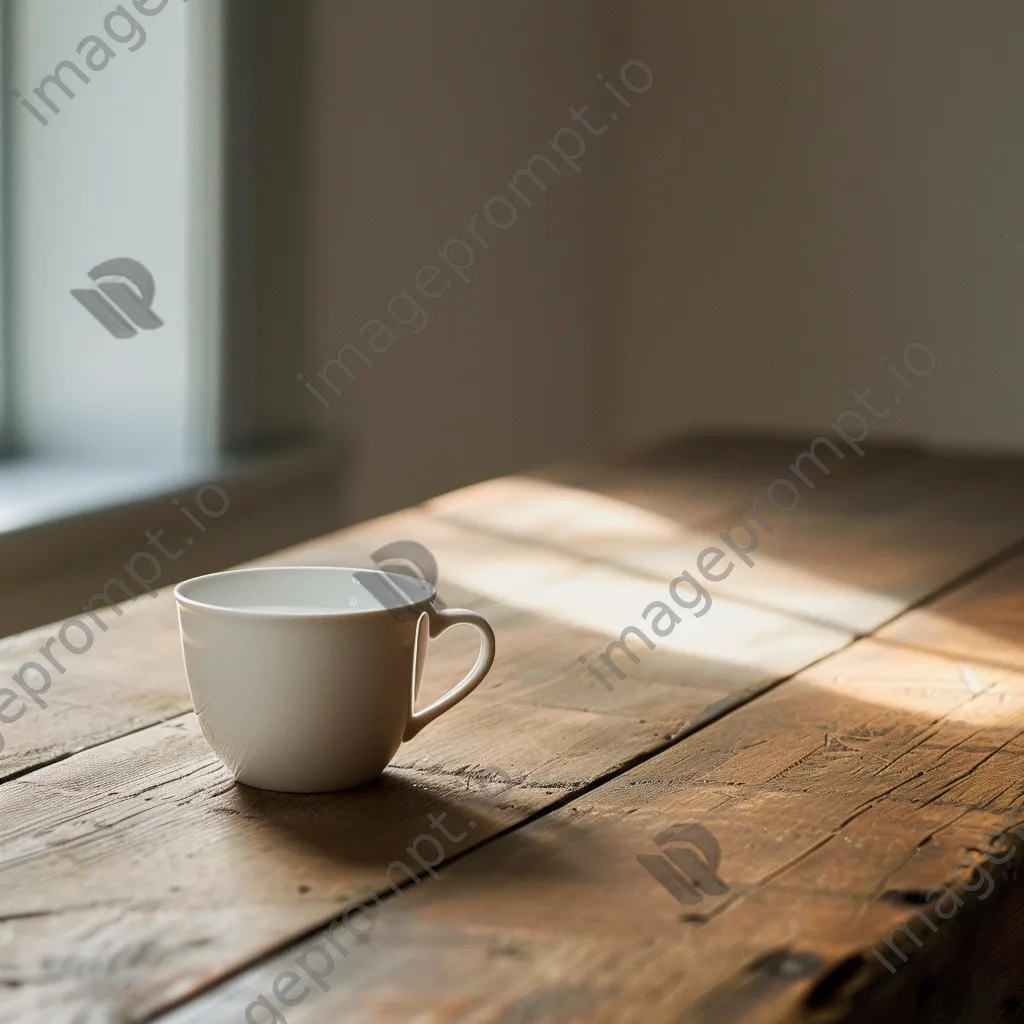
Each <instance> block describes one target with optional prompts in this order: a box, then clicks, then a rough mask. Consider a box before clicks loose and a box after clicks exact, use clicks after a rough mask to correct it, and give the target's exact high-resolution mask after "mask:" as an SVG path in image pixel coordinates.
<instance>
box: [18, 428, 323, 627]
mask: <svg viewBox="0 0 1024 1024" xmlns="http://www.w3.org/2000/svg"><path fill="white" fill-rule="evenodd" d="M340 469H341V461H340V459H339V457H338V455H337V454H336V453H331V452H328V451H326V450H324V449H322V448H314V447H309V446H305V447H295V448H292V449H286V450H284V451H275V452H274V453H273V454H267V455H253V456H245V457H225V458H223V459H220V460H218V461H217V462H206V463H196V464H194V465H192V466H183V467H176V468H173V469H164V470H153V469H128V468H125V467H111V466H106V467H99V466H86V465H82V464H75V465H72V464H67V463H63V464H62V463H57V462H53V461H43V460H29V459H26V460H12V461H10V462H0V636H5V635H8V634H10V633H13V632H18V631H20V630H24V629H28V628H30V627H32V626H36V625H41V624H43V623H48V622H52V621H54V620H56V619H58V618H62V617H65V616H68V615H72V614H74V612H76V611H80V610H81V608H82V604H83V603H84V602H85V601H87V600H88V599H89V597H90V595H92V594H94V593H95V592H96V590H97V588H102V587H103V585H104V581H106V580H108V579H110V578H111V577H113V576H119V577H121V578H130V577H125V565H126V564H127V563H128V562H129V561H130V560H131V559H132V558H133V557H135V556H136V555H138V557H137V558H136V563H135V568H136V569H137V570H139V572H140V574H145V573H148V574H151V575H153V576H154V577H156V578H155V580H154V583H153V586H154V587H162V586H167V585H169V584H172V583H176V582H178V581H180V580H182V579H187V578H188V577H189V576H195V575H199V574H201V573H204V572H214V571H217V570H218V569H222V568H226V567H228V566H230V565H234V564H236V563H238V562H240V561H245V560H247V559H250V558H255V557H257V556H258V555H262V554H266V553H267V552H270V551H273V550H276V549H278V548H281V547H285V546H287V545H289V544H295V543H298V542H299V541H301V540H305V539H308V538H309V537H313V536H316V535H318V534H321V533H325V532H328V531H329V530H332V529H336V528H337V527H338V526H339V525H340V522H339V512H338V508H339V502H338V487H339V477H340ZM204 509H205V510H209V512H210V514H209V515H207V514H205V512H204ZM221 510H222V511H221ZM190 517H191V518H190ZM172 553H173V558H172V557H168V556H169V555H170V554H172Z"/></svg>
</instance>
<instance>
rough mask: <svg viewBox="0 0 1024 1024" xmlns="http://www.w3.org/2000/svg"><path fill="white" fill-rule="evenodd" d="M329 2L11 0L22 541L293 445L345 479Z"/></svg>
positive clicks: (6, 184) (9, 317) (312, 521)
mask: <svg viewBox="0 0 1024 1024" xmlns="http://www.w3.org/2000/svg"><path fill="white" fill-rule="evenodd" d="M306 7H307V5H305V4H301V3H296V2H294V0H289V2H281V0H0V84H2V86H3V90H2V96H3V99H4V102H3V103H2V104H0V108H2V109H0V175H2V177H3V180H2V181H0V196H2V197H3V200H2V204H0V245H2V246H3V263H2V270H0V303H2V309H0V313H2V316H0V542H3V540H4V534H5V531H6V533H7V534H10V533H11V531H15V530H20V531H24V530H26V529H27V528H30V527H31V526H32V524H33V523H36V522H40V523H41V522H46V521H50V522H51V525H52V522H53V521H55V520H59V519H66V520H67V522H68V523H69V524H72V519H71V518H70V517H71V516H72V515H73V514H76V513H80V512H83V511H94V510H97V509H100V508H103V507H109V508H111V509H112V510H113V511H114V512H116V513H117V514H118V515H119V516H120V517H121V518H120V519H118V520H116V522H115V526H116V527H117V528H118V529H121V528H122V525H123V523H128V522H130V521H131V520H130V517H129V516H128V514H127V513H126V512H125V511H124V505H125V503H128V502H135V503H138V502H139V501H141V500H143V499H148V498H151V497H154V496H159V495H161V494H167V493H169V492H170V491H172V490H180V489H183V488H184V487H186V486H188V485H191V486H192V487H193V488H194V486H195V482H196V481H208V480H212V479H221V478H222V477H223V476H224V474H231V473H233V472H239V473H241V474H242V476H244V478H245V479H246V480H247V481H249V485H250V486H252V481H253V479H254V473H255V470H254V467H258V466H259V465H262V464H264V463H268V464H269V463H273V467H274V468H273V469H272V470H268V472H270V473H271V475H273V476H274V477H275V478H276V479H280V477H281V474H282V473H285V475H286V476H287V474H288V473H289V472H291V471H290V470H283V469H282V461H281V460H282V457H284V458H285V459H287V458H289V453H290V452H293V453H294V454H295V456H296V462H295V465H300V466H301V467H303V469H302V472H303V473H312V472H316V471H318V472H319V473H321V474H322V473H323V467H322V466H321V467H320V468H319V470H316V468H315V466H314V463H315V460H313V461H312V462H311V460H310V458H309V455H310V451H309V448H310V443H309V441H308V431H307V429H306V427H305V424H304V423H303V418H304V416H305V415H307V414H308V407H307V406H306V404H305V403H304V402H303V400H302V394H301V389H299V388H297V387H296V386H295V380H294V374H295V372H296V371H297V370H298V369H299V368H300V366H301V365H302V362H303V359H302V351H301V345H302V341H303V337H304V319H303V308H304V303H303V301H302V299H303V287H304V280H305V273H304V261H303V256H304V252H305V248H306V245H307V242H306V236H305V232H304V218H303V216H302V201H303V197H304V195H305V189H304V187H303V186H304V160H303V156H304V133H303V123H304V118H303V110H304V106H305V88H304V85H303V82H304V75H303V70H304V51H303V47H304V45H305V41H306V27H305V18H306V12H305V8H306ZM257 453H258V454H257ZM256 475H258V474H256ZM289 480H290V481H291V482H290V484H289V486H292V487H295V486H296V483H295V480H294V479H293V477H289ZM310 486H311V487H312V486H313V485H312V484H311V485H310ZM331 513H332V518H331V520H330V523H329V525H334V522H333V509H332V510H331ZM280 514H281V513H280V509H277V511H276V515H277V516H278V517H280ZM304 516H305V525H304V526H303V527H302V531H303V532H302V536H308V535H309V534H310V533H311V532H315V531H316V530H318V529H324V528H326V525H328V524H327V523H326V522H325V518H324V517H321V518H320V519H319V520H317V517H316V516H313V517H310V515H309V510H308V508H307V509H306V511H305V513H304ZM72 525H73V524H72ZM72 525H69V527H68V529H71V528H72ZM136 526H137V524H135V523H134V522H133V523H132V527H131V529H132V530H135V528H136ZM124 529H127V527H124ZM122 532H123V530H122ZM47 538H48V539H47V546H48V548H49V555H48V557H50V556H52V553H53V551H54V550H55V545H54V543H53V542H52V532H51V533H48V534H47ZM291 539H292V540H297V539H299V537H298V536H295V537H293V538H291ZM275 543H276V545H277V546H280V544H281V543H282V541H281V539H280V534H279V535H278V539H277V540H276V542H275ZM2 546H3V545H2V543H0V548H2ZM65 546H66V547H67V548H68V550H69V551H70V552H73V553H74V549H75V544H74V543H72V542H69V543H68V544H66V545H65ZM23 550H24V545H22V546H21V547H20V548H19V558H20V554H21V553H22V552H23ZM252 553H255V552H252ZM94 554H95V553H94ZM232 557H233V560H235V561H237V559H238V557H239V552H237V551H236V552H234V554H233V556H232ZM51 561H52V557H51ZM25 566H26V563H25V560H24V559H23V558H22V559H21V569H20V571H22V572H25V571H27V569H26V568H25ZM50 568H51V569H52V568H55V567H54V566H52V565H51V566H50ZM12 571H13V570H10V569H9V568H5V565H4V563H3V560H2V559H0V590H2V588H3V586H4V585H5V583H9V582H10V573H11V572H12ZM168 582H169V581H168ZM39 621H42V620H41V619H40V620H39Z"/></svg>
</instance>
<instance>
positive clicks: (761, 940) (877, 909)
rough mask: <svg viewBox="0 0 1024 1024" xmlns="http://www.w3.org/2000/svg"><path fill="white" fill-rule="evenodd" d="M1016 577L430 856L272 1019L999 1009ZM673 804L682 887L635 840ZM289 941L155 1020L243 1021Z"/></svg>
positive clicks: (1019, 785)
mask: <svg viewBox="0 0 1024 1024" xmlns="http://www.w3.org/2000/svg"><path fill="white" fill-rule="evenodd" d="M1022 593H1024V558H1017V559H1015V560H1013V561H1012V562H1011V563H1009V564H1007V565H1006V566H1004V567H1001V568H1000V569H998V570H996V571H993V572H991V573H986V574H985V575H984V576H982V577H981V578H980V579H978V580H976V581H975V582H974V583H972V584H971V585H969V586H967V587H965V588H963V589H962V590H957V591H956V592H954V593H952V594H951V595H949V596H947V597H945V598H943V599H941V600H939V601H937V602H936V603H934V604H932V605H929V606H928V607H927V608H925V609H922V610H918V611H915V612H911V613H909V614H908V615H906V616H903V617H902V618H900V619H899V620H897V621H896V622H895V623H893V624H892V625H891V626H889V627H887V628H885V629H883V630H881V631H880V633H879V634H878V636H877V637H873V638H869V639H864V640H861V641H858V642H857V643H855V644H854V645H852V646H851V647H849V648H847V649H846V650H844V651H842V652H839V653H837V654H836V655H834V656H832V657H830V658H828V659H826V660H825V661H823V662H821V663H820V664H818V665H816V666H814V667H813V668H812V669H810V670H808V671H807V672H805V673H801V674H800V675H799V676H797V677H796V678H794V679H791V680H788V681H787V682H785V683H783V684H782V685H781V686H779V687H778V688H776V689H775V690H774V691H772V692H771V693H769V694H766V695H764V696H762V697H759V698H757V699H756V700H753V701H751V702H749V703H748V704H746V705H745V706H744V707H742V708H739V709H737V710H735V711H733V712H731V713H730V714H728V715H726V716H725V717H724V718H722V719H720V720H719V721H717V722H715V723H713V724H711V725H709V726H708V727H706V728H705V729H703V730H701V731H700V732H698V733H696V734H695V735H692V736H689V737H687V738H686V739H685V740H683V741H682V742H680V743H678V744H675V745H674V746H672V747H671V748H669V749H667V750H665V751H664V752H662V753H660V754H658V755H657V756H655V757H652V758H651V759H649V760H647V761H645V762H644V763H642V764H640V765H638V766H636V767H634V768H633V769H632V770H629V771H627V772H624V773H622V774H620V775H618V777H616V778H614V779H613V780H611V781H608V782H606V783H605V784H603V785H601V786H599V787H597V788H596V789H594V790H593V791H591V792H588V793H586V794H583V795H580V796H578V797H576V798H574V799H571V800H570V801H568V802H567V803H565V804H564V805H563V806H561V807H560V808H558V809H556V810H554V811H553V812H551V813H548V814H545V815H543V816H541V817H539V818H538V819H536V820H534V821H532V822H530V823H529V824H527V825H525V826H524V827H521V828H519V829H516V830H514V831H512V832H510V833H508V834H506V835H504V836H502V837H500V838H498V839H497V840H495V841H494V842H492V843H490V844H488V845H486V846H485V847H483V848H481V849H478V850H475V851H473V852H472V853H470V854H469V855H467V856H465V857H462V858H460V859H459V860H457V861H456V862H454V863H451V864H449V865H446V866H444V867H443V868H442V869H441V871H440V879H439V881H438V882H437V884H435V885H433V886H431V887H429V888H428V887H426V886H422V887H419V888H418V889H416V890H415V891H409V892H408V893H407V894H405V895H404V896H403V897H402V898H401V899H398V898H394V899H390V900H389V901H388V903H387V905H386V906H385V908H384V909H383V910H381V912H380V914H379V915H378V918H377V926H376V928H375V929H374V931H373V932H372V934H371V935H370V936H369V937H368V938H367V939H366V940H365V941H364V942H363V943H362V945H361V946H360V947H359V948H358V949H357V950H355V951H354V952H353V955H352V956H350V957H348V958H346V959H344V960H342V959H341V957H337V960H338V961H339V962H338V965H337V967H336V969H335V970H334V971H333V972H332V973H331V974H330V975H328V976H326V977H325V978H324V979H322V980H323V981H324V984H325V985H326V986H328V990H327V991H323V990H322V988H321V987H317V986H315V985H312V984H310V983H309V979H308V978H307V977H306V976H305V975H303V976H302V977H303V980H304V982H306V987H307V989H308V990H309V995H308V997H307V998H306V999H305V1000H303V1002H302V1003H301V1004H300V1005H299V1006H297V1007H295V1008H294V1009H291V1008H289V1009H287V1010H286V1018H287V1020H288V1022H289V1024H295V1022H303V1024H328V1022H334V1021H337V1020H349V1019H351V1020H368V1021H386V1022H389V1024H390V1022H396V1024H397V1022H398V1021H405V1020H422V1021H425V1022H427V1021H429V1022H441V1021H445V1022H447V1021H466V1022H472V1024H478V1022H485V1021H486V1022H501V1024H508V1022H510V1021H545V1022H548V1021H550V1022H560V1024H569V1022H578V1021H587V1022H591V1021H593V1022H620V1021H638V1022H639V1021H645V1022H646V1021H651V1022H660V1021H665V1022H669V1021H693V1022H700V1024H730V1022H735V1021H740V1020H742V1021H745V1022H748V1021H753V1022H781V1021H794V1022H795V1021H804V1022H814V1024H818V1022H825V1021H830V1022H831V1021H851V1022H853V1021H865V1020H870V1021H907V1020H922V1021H925V1020H927V1021H938V1022H949V1024H953V1022H968V1021H969V1022H975V1021H979V1022H981V1021H992V1022H996V1021H1008V1020H1012V1019H1014V1017H1015V1016H1016V1014H1017V1012H1018V1010H1019V1008H1020V1007H1021V1006H1022V1005H1024V961H1022V958H1021V957H1020V953H1019V950H1020V946H1019V941H1020V927H1019V920H1018V915H1019V912H1020V910H1021V908H1022V906H1024V898H1022V892H1024V886H1022V885H1021V884H1020V883H1019V881H1018V876H1019V875H1020V874H1021V871H1022V866H1024V843H1022V842H1021V840H1020V839H1019V838H1017V837H1015V836H1014V834H1013V833H1012V832H1005V829H1006V826H1007V819H1006V814H1007V812H1008V811H1010V810H1011V808H1015V807H1016V808H1020V807H1021V805H1022V804H1024V665H1022V659H1024V600H1022V598H1021V596H1020V595H1021V594H1022ZM993 621H994V622H996V623H998V627H997V628H995V629H993V627H992V626H991V623H992V622H993ZM1014 637H1016V638H1018V640H1017V642H1016V643H1014V642H1013V638H1014ZM965 668H967V669H970V670H971V672H972V673H973V675H972V674H971V673H970V672H969V673H967V675H966V679H965V673H964V669H965ZM1020 817H1024V815H1021V814H1018V815H1015V816H1014V818H1013V819H1011V820H1018V819H1019V818H1020ZM687 823H689V824H698V825H699V826H700V827H701V828H704V829H707V830H708V831H710V833H711V834H712V835H713V836H714V837H715V840H716V841H717V843H718V844H719V846H720V850H721V860H720V864H719V865H718V868H717V874H718V876H719V877H720V879H721V881H722V883H723V886H721V887H718V888H715V887H711V888H710V891H706V892H704V893H700V899H699V900H698V901H696V902H695V903H687V902H683V901H680V899H679V898H678V895H674V894H673V892H672V891H670V890H669V889H666V888H665V887H664V886H663V885H662V884H659V882H658V880H657V879H656V878H655V877H654V876H653V875H652V874H651V873H650V872H649V871H648V870H645V867H644V865H643V864H642V863H640V861H639V859H638V858H646V857H656V856H662V857H664V854H665V850H666V849H671V843H669V844H662V845H659V843H658V841H657V838H656V837H657V836H658V835H659V833H662V832H663V831H664V830H666V829H667V828H669V827H670V826H672V825H673V824H676V825H678V824H687ZM999 832H1004V833H1005V835H1006V839H1007V840H1008V841H996V840H995V839H994V837H993V834H994V833H999ZM1021 834H1024V830H1022V833H1021ZM1010 843H1014V844H1016V845H1015V846H1011V845H1010ZM687 849H688V851H689V852H690V853H693V852H694V851H695V850H696V847H694V846H693V845H692V844H690V845H689V846H688V847H687ZM987 854H993V855H995V856H994V857H989V856H987ZM707 861H708V858H706V857H705V858H704V863H707ZM692 877H696V876H695V875H694V874H693V873H692V872H691V878H692ZM941 886H948V887H949V889H948V891H949V892H950V893H953V894H956V899H957V900H959V901H961V902H960V903H959V904H957V903H956V902H955V901H954V899H953V896H945V895H943V894H942V893H938V894H936V892H937V890H939V887H941ZM723 889H724V891H723ZM929 893H933V896H932V898H931V899H930V900H929V899H928V894H929ZM926 918H927V919H928V920H929V921H931V922H932V923H931V924H930V925H929V924H927V923H926V922H925V919H926ZM908 920H909V925H908V928H909V931H907V932H903V931H902V930H901V926H902V925H903V924H904V923H905V922H907V921H908ZM911 934H912V935H913V936H915V937H913V938H912V937H911ZM887 940H888V942H887ZM889 943H891V945H890V944H889ZM306 948H308V943H305V944H304V943H298V944H296V945H294V946H293V947H290V948H289V949H287V950H285V951H283V952H282V953H280V954H279V955H277V956H275V957H272V958H271V959H270V960H269V961H267V962H265V963H263V964H260V965H257V966H255V967H253V968H251V969H249V970H248V971H246V972H244V973H243V974H242V975H240V976H237V977H235V978H233V979H231V981H230V982H228V983H226V984H224V985H222V986H219V987H218V988H217V989H215V990H213V991H212V992H210V993H208V994H206V995H204V996H200V997H199V998H198V999H196V1000H194V1001H193V1002H192V1003H191V1004H190V1005H188V1006H186V1007H184V1008H182V1009H180V1010H178V1011H176V1012H174V1013H172V1014H170V1015H169V1016H168V1017H167V1018H166V1022H167V1024H198V1022H199V1021H202V1020H242V1019H244V1018H243V1013H244V1010H245V1007H246V1006H247V1005H249V1004H250V1003H251V1002H252V1000H253V999H254V998H256V997H257V996H258V995H259V994H260V993H272V992H273V988H272V986H273V980H274V978H275V977H276V976H278V975H279V974H280V972H282V971H285V970H288V969H293V970H294V969H295V967H296V963H295V958H296V956H299V955H301V952H302V951H303V949H306ZM872 949H875V950H877V951H878V952H879V953H880V956H875V955H874V954H873V953H872ZM884 961H887V962H888V963H890V964H891V965H892V966H893V967H894V968H895V972H894V973H891V972H890V971H889V969H888V968H887V967H886V966H885V962H884ZM278 1005H280V1004H278ZM256 1019H257V1020H260V1019H262V1018H260V1017H257V1018H256Z"/></svg>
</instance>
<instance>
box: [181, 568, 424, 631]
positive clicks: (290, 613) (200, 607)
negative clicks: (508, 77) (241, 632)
mask: <svg viewBox="0 0 1024 1024" xmlns="http://www.w3.org/2000/svg"><path fill="white" fill-rule="evenodd" d="M308 571H316V572H327V573H331V572H348V573H353V572H361V573H372V574H373V575H375V576H383V577H384V578H386V579H389V580H392V581H395V580H402V579H406V580H407V579H415V580H416V581H417V583H419V584H421V585H422V586H423V587H424V588H425V589H426V590H427V591H428V594H427V595H426V596H424V597H421V598H413V597H409V599H408V600H407V601H406V602H405V603H404V604H395V605H394V606H393V607H387V608H386V607H384V606H383V605H381V606H380V607H378V608H337V609H332V610H331V611H310V610H309V609H303V608H283V609H277V610H275V611H264V610H262V609H259V608H234V607H232V606H231V605H227V604H223V603H219V602H214V601H205V600H202V599H200V598H195V597H189V596H188V594H187V593H186V589H187V588H188V587H190V586H192V585H194V584H200V583H204V582H205V581H207V580H212V579H217V578H221V577H226V576H242V575H245V574H248V573H277V572H308ZM400 592H401V593H403V594H404V591H400ZM173 593H174V600H175V601H176V602H177V604H178V605H179V606H180V607H184V608H190V609H192V610H194V611H202V612H213V613H215V614H218V615H233V616H240V617H242V618H262V619H340V618H351V617H354V616H357V615H380V614H385V615H392V617H393V614H394V612H396V611H400V610H402V609H403V608H409V609H413V608H421V609H422V610H423V611H426V609H427V606H428V605H432V604H433V601H434V598H436V597H437V588H436V587H435V586H434V585H433V584H432V583H428V582H427V581H426V580H424V579H422V578H421V577H419V576H412V577H411V576H406V575H404V574H403V573H397V572H387V571H386V570H384V569H366V568H363V567H362V566H347V565H256V566H251V567H249V568H245V569H223V570H221V571H220V572H208V573H204V574H203V575H202V576H193V577H191V578H190V579H187V580H182V581H181V582H180V583H178V584H176V585H175V587H174V591H173Z"/></svg>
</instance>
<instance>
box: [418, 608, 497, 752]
mask: <svg viewBox="0 0 1024 1024" xmlns="http://www.w3.org/2000/svg"><path fill="white" fill-rule="evenodd" d="M424 614H425V615H426V616H427V619H428V621H429V631H430V639H431V640H435V639H437V637H439V636H440V635H441V634H442V633H443V632H444V631H445V630H446V629H448V628H449V627H451V626H455V625H458V624H459V623H461V622H465V623H468V624H469V625H470V626H476V628H477V629H478V630H479V631H480V653H479V655H477V659H476V664H475V665H474V666H473V667H472V668H471V669H470V671H469V674H468V675H467V676H466V678H465V679H463V680H462V682H460V683H458V684H457V685H456V686H453V687H452V688H451V689H450V690H449V691H448V692H447V693H446V694H445V695H444V696H443V697H439V698H438V699H437V700H435V701H434V703H433V704H428V705H427V706H426V707H425V708H424V709H423V710H422V711H417V710H416V680H415V678H414V679H413V681H412V686H411V688H410V695H409V721H408V723H407V724H406V727H405V735H403V736H402V742H403V743H405V742H406V741H408V740H411V739H412V738H413V736H415V735H416V734H417V733H418V732H419V731H420V730H421V729H422V728H423V727H424V726H425V725H429V724H430V723H431V722H432V721H433V720H434V719H435V718H438V717H439V716H441V715H443V714H444V713H445V712H446V711H447V710H448V709H449V708H453V707H455V705H456V704H458V703H459V701H460V700H462V698H463V697H468V696H469V695H470V694H471V693H472V692H473V691H474V690H475V689H476V688H477V687H478V686H479V685H480V683H481V682H482V681H483V678H484V676H485V675H487V673H488V672H489V671H490V668H491V665H492V664H493V663H494V630H493V629H491V624H490V623H489V622H488V621H487V620H486V619H485V618H484V617H483V616H482V615H477V613H476V612H471V611H469V610H468V609H466V608H445V609H444V610H443V611H438V610H437V609H436V608H434V607H433V605H428V606H427V608H426V609H425V612H424ZM421 641H422V633H421V632H420V631H419V630H417V641H416V642H417V646H418V645H419V643H420V642H421ZM420 657H421V656H420V653H419V651H417V652H416V658H415V661H414V664H415V665H417V666H418V665H419V663H420Z"/></svg>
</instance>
